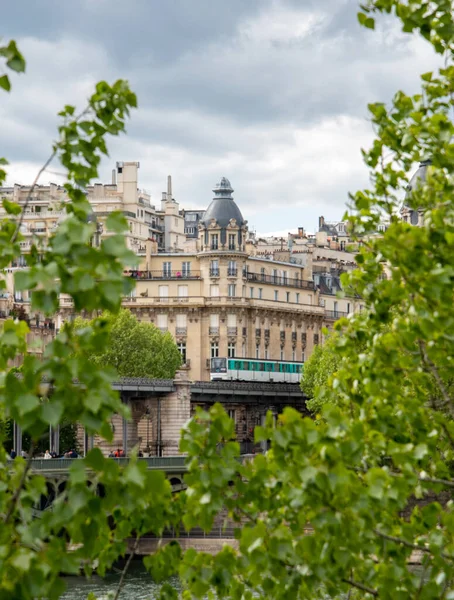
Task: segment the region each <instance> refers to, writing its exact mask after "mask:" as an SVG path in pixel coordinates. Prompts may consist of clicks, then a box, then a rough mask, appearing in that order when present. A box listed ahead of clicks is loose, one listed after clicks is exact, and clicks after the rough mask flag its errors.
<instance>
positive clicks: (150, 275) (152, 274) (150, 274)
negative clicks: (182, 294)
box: [126, 271, 200, 281]
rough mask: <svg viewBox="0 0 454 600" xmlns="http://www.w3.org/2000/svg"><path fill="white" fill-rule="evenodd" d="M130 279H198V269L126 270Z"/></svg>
mask: <svg viewBox="0 0 454 600" xmlns="http://www.w3.org/2000/svg"><path fill="white" fill-rule="evenodd" d="M126 273H127V274H128V275H129V277H131V278H132V279H141V280H145V281H151V280H155V281H169V280H172V279H200V271H127V272H126Z"/></svg>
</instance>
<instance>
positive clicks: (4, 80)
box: [0, 75, 11, 92]
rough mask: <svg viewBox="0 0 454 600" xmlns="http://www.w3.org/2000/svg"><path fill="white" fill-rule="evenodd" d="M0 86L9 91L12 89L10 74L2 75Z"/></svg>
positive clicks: (0, 76)
mask: <svg viewBox="0 0 454 600" xmlns="http://www.w3.org/2000/svg"><path fill="white" fill-rule="evenodd" d="M0 88H3V89H4V90H6V91H7V92H9V91H10V89H11V83H10V81H9V78H8V75H0Z"/></svg>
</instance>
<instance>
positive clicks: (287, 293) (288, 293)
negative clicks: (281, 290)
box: [285, 292, 290, 302]
mask: <svg viewBox="0 0 454 600" xmlns="http://www.w3.org/2000/svg"><path fill="white" fill-rule="evenodd" d="M285 296H286V298H287V302H290V292H285Z"/></svg>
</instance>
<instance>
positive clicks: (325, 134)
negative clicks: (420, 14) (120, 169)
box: [0, 0, 436, 232]
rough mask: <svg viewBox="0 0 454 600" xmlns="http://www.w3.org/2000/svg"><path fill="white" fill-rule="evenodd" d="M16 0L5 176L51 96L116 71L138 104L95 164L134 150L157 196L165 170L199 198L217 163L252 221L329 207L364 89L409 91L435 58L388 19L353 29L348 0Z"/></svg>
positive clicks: (38, 154)
mask: <svg viewBox="0 0 454 600" xmlns="http://www.w3.org/2000/svg"><path fill="white" fill-rule="evenodd" d="M24 5H25V2H24V1H22V2H16V3H14V4H13V3H11V6H8V10H7V11H4V12H3V13H2V21H3V25H4V30H5V31H7V32H8V35H9V36H10V37H13V38H16V39H18V41H19V42H20V45H21V48H23V51H24V53H25V54H26V57H27V60H28V68H27V75H26V76H25V77H14V81H13V83H14V88H13V93H12V94H11V95H10V96H9V97H8V96H7V95H5V94H2V95H1V96H0V123H1V124H2V125H1V127H0V155H5V156H7V157H9V158H10V160H11V162H12V165H11V171H10V182H11V183H12V182H13V181H12V180H13V179H14V180H17V181H20V182H21V183H26V182H27V178H31V176H32V173H33V170H34V169H36V168H37V167H38V165H39V164H40V163H42V162H43V161H44V160H45V158H46V156H47V154H48V151H49V148H50V146H51V141H52V139H53V137H54V136H55V125H56V122H57V119H56V113H57V112H58V110H59V109H60V108H61V106H62V105H64V104H66V103H75V104H78V105H79V106H83V102H84V98H85V97H86V96H87V95H88V94H89V93H90V90H91V88H92V87H93V85H94V83H95V82H96V81H97V80H99V79H101V78H103V79H108V80H112V79H115V78H118V77H125V78H127V79H129V80H130V82H131V85H132V87H133V89H134V90H135V91H136V92H137V94H138V98H139V104H140V108H139V110H138V111H135V113H134V114H133V116H132V120H131V122H130V123H129V124H128V136H127V137H122V138H121V139H113V140H112V142H111V144H110V148H111V160H110V161H109V160H107V161H105V162H104V163H103V167H102V177H103V178H105V179H106V180H108V179H109V173H110V169H111V167H112V164H111V163H112V162H114V161H116V160H139V161H140V162H141V171H140V177H141V185H142V186H143V187H145V188H148V189H149V190H150V191H151V193H152V195H153V197H154V198H155V199H156V201H157V202H158V201H159V192H160V191H161V188H163V186H164V183H165V176H166V175H167V174H168V173H172V174H173V177H174V187H175V191H176V195H177V196H178V199H179V200H180V202H181V204H182V205H183V206H187V207H189V206H191V207H204V206H206V205H207V204H208V203H209V201H210V198H211V195H212V193H211V189H212V186H213V185H214V184H215V183H216V181H217V180H218V179H219V178H220V177H221V176H222V175H226V176H228V177H229V178H230V179H231V181H232V183H233V185H234V187H235V189H236V193H235V196H236V199H237V202H238V203H239V205H240V206H241V208H242V210H243V212H244V213H245V216H246V217H247V218H249V221H250V223H251V224H252V225H254V226H255V227H256V228H257V229H258V230H259V231H262V232H266V231H270V230H281V229H282V230H285V229H286V228H289V229H290V228H292V227H294V226H296V223H297V222H298V224H300V225H303V226H306V227H307V228H309V229H313V228H314V225H315V223H316V218H317V216H318V215H319V214H325V216H327V217H328V218H329V217H332V218H337V217H340V216H341V215H342V213H343V211H344V205H345V202H346V199H347V193H348V191H349V190H355V189H357V188H359V187H361V186H362V185H365V184H366V183H367V172H366V170H365V168H364V167H363V165H362V163H361V158H360V152H359V149H360V147H361V146H367V144H368V143H369V142H370V140H371V139H372V133H371V130H370V127H369V125H368V123H367V120H366V117H367V110H366V104H367V102H372V101H377V100H381V101H389V100H390V98H391V97H392V94H393V93H394V92H395V91H397V89H400V88H403V89H405V90H406V91H410V92H411V91H414V90H415V89H416V86H417V75H418V73H421V72H424V71H427V70H429V69H431V68H433V67H434V65H435V64H436V60H435V58H434V56H433V55H432V53H431V52H430V51H429V46H428V45H425V44H424V43H422V42H417V41H414V40H412V39H411V38H410V37H409V36H403V35H402V34H400V32H399V31H398V29H397V27H396V25H395V24H394V23H393V22H392V21H389V20H383V21H382V22H381V24H379V26H378V28H377V31H375V32H370V31H364V30H362V29H361V28H360V27H359V25H358V24H357V19H356V12H357V3H356V2H355V1H354V0H304V1H303V0H248V1H247V2H244V0H229V2H225V1H224V0H166V1H165V2H162V0H130V1H129V2H127V3H126V2H120V1H119V0H74V1H73V2H71V3H68V2H61V1H59V0H40V2H36V3H29V2H27V3H26V10H24ZM54 169H55V170H57V171H58V166H57V167H54ZM47 179H50V180H52V179H55V176H54V175H53V174H48V175H47ZM44 180H45V179H44Z"/></svg>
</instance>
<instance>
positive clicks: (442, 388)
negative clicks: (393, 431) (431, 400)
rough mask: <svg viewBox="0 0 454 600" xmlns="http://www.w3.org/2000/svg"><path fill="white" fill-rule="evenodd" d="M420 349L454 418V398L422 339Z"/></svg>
mask: <svg viewBox="0 0 454 600" xmlns="http://www.w3.org/2000/svg"><path fill="white" fill-rule="evenodd" d="M419 349H420V352H421V358H422V361H423V364H424V365H425V366H426V368H427V369H428V371H429V373H430V374H431V375H432V376H433V378H434V379H435V381H436V382H437V385H438V388H439V390H440V392H441V395H442V396H443V405H444V406H447V407H448V409H449V412H450V414H451V417H452V418H453V419H454V402H453V399H452V398H451V396H450V395H449V393H448V390H447V389H446V386H445V384H444V382H443V380H442V378H441V377H440V373H439V372H438V369H437V366H436V365H435V363H433V362H432V361H431V360H430V358H429V356H428V354H427V350H426V346H425V344H424V342H423V341H422V340H420V341H419Z"/></svg>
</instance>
